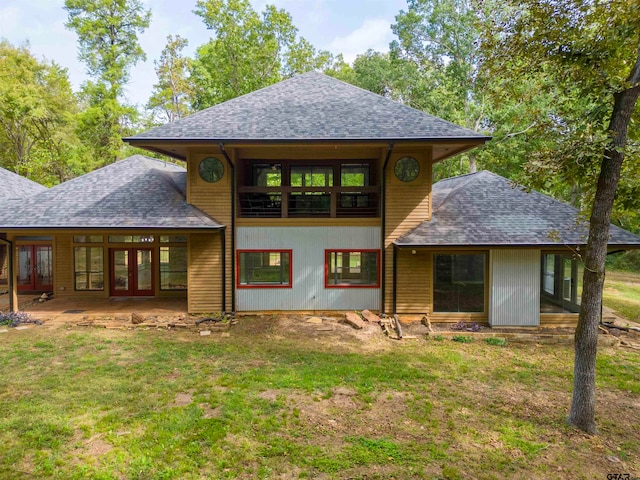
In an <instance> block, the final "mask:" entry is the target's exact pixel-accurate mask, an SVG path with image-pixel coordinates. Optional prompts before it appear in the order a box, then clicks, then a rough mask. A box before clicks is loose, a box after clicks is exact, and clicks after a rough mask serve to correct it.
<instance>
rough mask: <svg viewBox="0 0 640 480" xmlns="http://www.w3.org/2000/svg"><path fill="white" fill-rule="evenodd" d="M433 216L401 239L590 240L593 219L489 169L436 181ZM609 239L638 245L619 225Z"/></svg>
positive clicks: (446, 242)
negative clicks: (589, 226)
mask: <svg viewBox="0 0 640 480" xmlns="http://www.w3.org/2000/svg"><path fill="white" fill-rule="evenodd" d="M432 202H433V217H432V220H431V221H425V222H422V224H420V225H419V226H418V227H417V228H415V229H414V230H412V231H411V232H409V233H408V234H407V235H405V236H403V237H401V238H399V239H398V240H397V241H396V244H397V245H399V246H539V247H542V246H544V247H550V246H562V245H585V244H586V243H587V236H588V223H587V222H586V220H585V219H583V218H581V217H580V214H579V211H578V210H577V209H575V208H573V207H572V206H570V205H567V204H565V203H562V202H559V201H557V200H555V199H553V198H551V197H549V196H547V195H543V194H541V193H539V192H536V191H534V190H532V191H527V190H526V189H524V188H523V187H521V186H519V185H517V184H514V183H513V182H511V181H510V180H508V179H506V178H504V177H501V176H499V175H496V174H494V173H491V172H488V171H482V172H478V173H473V174H469V175H462V176H459V177H454V178H449V179H445V180H442V181H440V182H438V183H436V184H434V185H433V196H432ZM609 244H610V245H612V246H614V245H624V246H630V245H638V246H640V237H638V236H636V235H634V234H632V233H630V232H627V231H626V230H623V229H621V228H619V227H617V226H615V225H611V227H610V240H609Z"/></svg>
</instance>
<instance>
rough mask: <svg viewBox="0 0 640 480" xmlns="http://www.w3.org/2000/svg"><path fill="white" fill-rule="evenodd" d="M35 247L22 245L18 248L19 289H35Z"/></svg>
mask: <svg viewBox="0 0 640 480" xmlns="http://www.w3.org/2000/svg"><path fill="white" fill-rule="evenodd" d="M32 253H33V246H32V245H20V246H19V247H18V288H21V289H22V290H25V289H26V290H32V289H33V264H32V261H33V257H32Z"/></svg>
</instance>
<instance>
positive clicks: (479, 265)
mask: <svg viewBox="0 0 640 480" xmlns="http://www.w3.org/2000/svg"><path fill="white" fill-rule="evenodd" d="M486 262H487V258H486V255H485V254H484V253H473V254H435V255H434V256H433V311H434V312H466V313H473V312H484V302H485V269H486Z"/></svg>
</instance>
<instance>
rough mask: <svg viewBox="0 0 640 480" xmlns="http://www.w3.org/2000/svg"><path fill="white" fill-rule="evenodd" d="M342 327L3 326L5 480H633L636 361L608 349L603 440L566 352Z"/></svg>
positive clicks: (602, 379) (603, 364)
mask: <svg viewBox="0 0 640 480" xmlns="http://www.w3.org/2000/svg"><path fill="white" fill-rule="evenodd" d="M335 328H336V331H335V332H333V333H327V332H321V333H318V331H317V330H314V327H312V326H310V325H306V324H304V323H303V322H297V323H296V322H291V321H289V322H288V323H283V321H281V320H278V319H276V318H266V319H265V318H261V319H258V318H243V319H241V320H240V323H239V324H238V325H237V326H235V327H234V328H233V329H232V330H231V337H230V338H220V337H218V336H216V335H212V336H210V337H199V336H197V334H196V333H193V332H185V331H181V332H164V331H111V330H97V329H87V330H79V329H72V330H67V329H64V328H58V329H45V328H44V327H34V328H32V329H30V330H27V331H13V330H12V331H10V332H9V333H6V334H3V335H4V336H3V337H1V340H2V343H0V366H1V367H2V375H0V442H1V444H2V449H0V478H7V479H30V478H44V479H46V478H65V479H85V478H95V479H121V478H127V479H204V478H247V479H248V478H347V477H348V478H369V479H373V478H426V479H434V478H487V479H489V478H527V479H545V478H554V477H556V476H562V477H566V475H567V474H569V475H570V477H571V478H585V479H586V478H606V475H607V474H608V473H611V472H614V471H615V472H629V473H631V474H635V475H636V476H637V475H638V474H639V473H640V431H639V430H638V429H637V428H636V426H637V425H638V424H639V423H640V422H639V421H638V420H639V418H638V411H640V355H638V353H635V352H629V351H624V350H619V349H603V350H601V351H600V353H599V360H598V395H599V396H598V404H597V411H598V424H599V427H600V431H601V434H600V436H598V437H588V436H585V435H582V434H581V433H579V432H577V431H575V430H572V429H570V428H569V427H567V426H566V424H565V416H566V414H567V411H568V407H569V402H570V389H571V375H572V366H571V365H572V360H573V352H572V350H571V349H570V348H568V347H565V346H559V345H553V346H531V345H517V344H508V345H507V346H504V347H502V348H495V346H491V345H488V344H486V343H485V342H474V343H456V342H428V341H426V340H423V339H419V340H413V341H411V342H397V341H392V340H388V339H386V338H383V337H382V336H381V335H380V334H375V335H369V336H366V335H364V334H359V335H362V336H360V337H357V336H355V335H356V333H354V332H355V331H352V330H350V329H348V328H347V327H345V326H341V325H337V324H336V325H335ZM611 456H615V457H617V458H618V459H620V461H621V462H622V463H615V464H613V463H611V461H610V460H609V459H608V457H611ZM562 472H564V473H562ZM569 472H570V473H569Z"/></svg>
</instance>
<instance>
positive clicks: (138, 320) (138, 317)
mask: <svg viewBox="0 0 640 480" xmlns="http://www.w3.org/2000/svg"><path fill="white" fill-rule="evenodd" d="M142 322H144V317H143V316H142V315H140V314H139V313H132V314H131V323H133V324H134V325H138V324H139V323H142Z"/></svg>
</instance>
